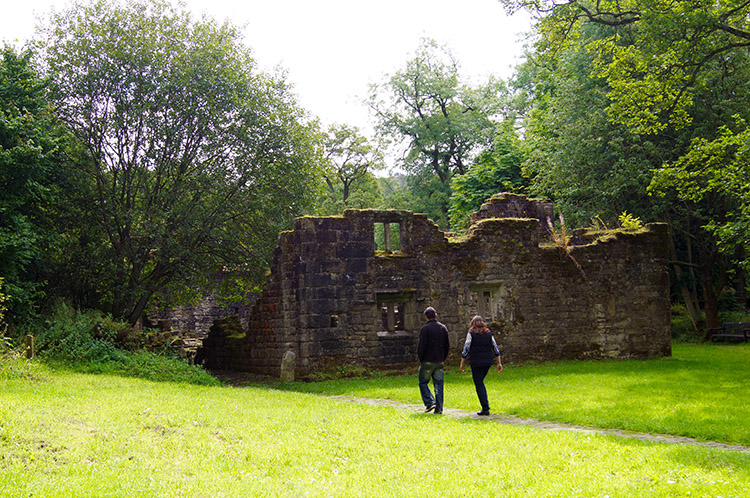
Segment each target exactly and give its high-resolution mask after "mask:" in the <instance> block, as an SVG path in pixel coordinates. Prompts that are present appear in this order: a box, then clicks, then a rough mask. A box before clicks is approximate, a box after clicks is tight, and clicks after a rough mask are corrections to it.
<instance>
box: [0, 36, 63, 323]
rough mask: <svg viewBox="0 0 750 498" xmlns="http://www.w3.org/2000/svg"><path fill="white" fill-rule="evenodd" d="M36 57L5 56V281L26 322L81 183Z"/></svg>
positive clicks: (1, 56)
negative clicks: (68, 202) (66, 205)
mask: <svg viewBox="0 0 750 498" xmlns="http://www.w3.org/2000/svg"><path fill="white" fill-rule="evenodd" d="M32 56H33V54H32V52H31V51H30V50H28V49H24V50H21V51H17V50H15V49H13V48H10V47H5V48H3V49H2V51H0V280H4V283H3V286H4V288H3V291H4V293H5V294H7V296H8V303H7V306H8V311H9V319H10V320H19V319H23V318H27V317H28V316H29V315H30V314H32V313H33V312H34V311H35V310H36V308H37V307H38V305H39V303H40V299H41V298H43V297H44V294H45V283H46V280H47V278H48V274H49V263H50V261H49V259H50V258H49V256H50V254H51V253H52V252H54V248H55V247H57V246H58V244H59V242H60V237H59V230H58V228H59V227H58V223H57V221H59V218H58V214H59V213H60V211H61V204H62V202H63V201H62V198H63V194H64V192H65V191H66V190H69V189H70V188H71V187H72V186H73V180H74V178H73V175H72V174H71V161H70V155H69V154H70V151H71V150H72V149H71V146H72V140H71V138H72V137H71V136H70V135H69V134H68V133H67V132H66V130H65V129H64V127H62V126H61V125H60V123H59V122H58V121H57V119H56V117H55V115H54V113H53V110H52V107H51V106H50V104H49V102H48V101H47V88H46V82H45V81H44V80H43V79H41V78H40V77H39V75H38V74H37V71H36V70H35V69H34V67H33V64H32Z"/></svg>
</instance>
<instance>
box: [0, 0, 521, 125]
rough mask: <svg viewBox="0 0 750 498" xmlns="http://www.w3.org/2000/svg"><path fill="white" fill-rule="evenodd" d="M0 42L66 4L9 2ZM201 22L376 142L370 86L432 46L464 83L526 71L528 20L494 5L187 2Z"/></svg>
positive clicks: (464, 0)
mask: <svg viewBox="0 0 750 498" xmlns="http://www.w3.org/2000/svg"><path fill="white" fill-rule="evenodd" d="M8 3H9V4H6V5H4V6H3V8H2V12H1V13H0V40H3V41H8V42H12V43H16V44H18V43H20V44H22V43H23V41H24V40H27V39H29V38H31V37H32V36H33V35H34V30H35V25H36V22H37V18H38V17H39V16H43V17H45V18H46V17H47V15H48V14H49V12H50V11H51V9H52V8H53V7H54V8H56V9H57V10H61V9H63V8H65V7H66V6H67V5H68V1H67V0H20V1H19V0H10V2H8ZM184 4H185V7H186V8H187V10H189V11H191V12H192V13H193V14H194V15H195V16H198V15H200V14H204V13H205V14H207V15H209V16H211V17H213V18H215V19H217V20H219V21H223V20H224V19H229V20H231V21H232V22H233V23H234V24H236V25H238V26H244V27H245V29H244V33H245V41H246V43H247V44H248V45H249V46H250V47H251V48H252V49H253V51H254V53H255V57H256V60H257V61H258V63H259V64H260V66H261V67H262V68H264V69H271V68H273V67H275V66H281V67H282V68H284V69H285V70H286V72H287V80H288V81H289V82H291V83H292V84H293V86H294V89H295V92H296V93H297V95H298V96H299V102H300V104H301V105H302V106H303V107H304V108H306V109H307V110H308V111H309V112H310V113H311V114H313V115H316V116H318V117H320V118H321V121H322V122H323V124H324V125H329V124H332V123H347V124H350V125H355V126H359V127H360V128H361V129H362V130H363V132H365V133H366V134H368V135H369V134H370V130H371V128H372V125H371V119H370V116H369V114H368V111H367V108H366V107H365V106H364V105H363V104H361V101H362V100H363V99H364V98H366V97H367V95H368V89H369V84H370V83H376V82H381V81H382V80H383V78H384V75H385V74H386V73H392V72H394V71H396V70H397V69H399V68H400V67H402V66H403V65H404V64H405V62H406V61H407V59H408V58H410V57H411V55H412V54H413V53H414V51H415V50H416V48H417V46H418V44H419V40H420V38H421V37H424V36H427V37H430V38H434V39H436V40H437V41H438V42H439V43H442V44H445V45H447V46H448V47H449V48H450V49H451V51H452V52H453V53H454V55H455V56H456V58H457V59H458V61H459V62H460V64H461V74H462V75H463V76H464V77H466V78H467V79H469V80H470V81H474V82H480V81H482V80H484V79H486V77H487V76H489V75H495V76H498V77H501V78H507V77H509V76H510V75H511V74H512V66H514V65H515V64H516V63H518V62H519V57H520V56H521V54H522V50H523V44H524V41H523V34H524V33H525V32H526V31H528V29H529V26H530V21H529V17H528V16H527V15H526V14H524V13H521V14H516V15H514V16H512V17H508V16H507V15H506V14H505V12H504V10H503V8H502V7H501V5H500V3H499V2H498V1H497V0H367V1H363V0H244V1H243V0H185V1H184Z"/></svg>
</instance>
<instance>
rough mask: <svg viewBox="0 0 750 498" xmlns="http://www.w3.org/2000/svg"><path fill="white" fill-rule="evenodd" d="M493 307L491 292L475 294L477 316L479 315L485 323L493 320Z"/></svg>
mask: <svg viewBox="0 0 750 498" xmlns="http://www.w3.org/2000/svg"><path fill="white" fill-rule="evenodd" d="M493 310H494V306H493V305H492V291H478V292H477V314H478V315H480V316H481V317H482V318H484V320H485V321H486V322H491V321H492V320H493V319H494V316H493V315H494V313H493Z"/></svg>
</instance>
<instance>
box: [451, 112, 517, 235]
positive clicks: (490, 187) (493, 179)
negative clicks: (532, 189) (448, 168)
mask: <svg viewBox="0 0 750 498" xmlns="http://www.w3.org/2000/svg"><path fill="white" fill-rule="evenodd" d="M523 159H524V154H523V150H522V146H521V140H520V139H519V137H518V134H517V132H516V130H515V129H514V127H513V123H512V122H511V121H505V122H503V123H501V125H500V126H499V127H498V132H497V135H496V136H495V139H494V142H493V144H492V147H491V148H489V149H487V150H486V151H484V152H482V153H481V154H480V155H479V156H478V157H477V158H476V159H475V160H474V164H473V165H472V167H471V169H470V170H469V171H468V172H467V173H466V174H465V175H461V176H456V177H454V178H453V182H451V197H450V209H449V210H448V215H449V216H450V224H451V229H453V230H465V229H467V228H468V227H469V223H470V221H471V214H472V213H473V212H474V211H477V210H479V208H480V207H481V206H482V203H483V202H484V201H486V200H487V199H489V198H490V197H492V196H493V195H495V194H497V193H499V192H515V193H519V194H521V193H526V192H527V187H528V183H529V181H528V179H527V178H525V177H524V176H523V172H522V171H521V165H522V163H523Z"/></svg>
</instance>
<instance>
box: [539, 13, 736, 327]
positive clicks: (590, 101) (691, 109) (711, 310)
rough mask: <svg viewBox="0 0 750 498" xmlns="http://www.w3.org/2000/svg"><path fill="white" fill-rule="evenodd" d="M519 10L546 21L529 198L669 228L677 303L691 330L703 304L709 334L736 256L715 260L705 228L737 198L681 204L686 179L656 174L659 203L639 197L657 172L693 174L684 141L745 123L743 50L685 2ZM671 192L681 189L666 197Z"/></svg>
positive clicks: (693, 198) (717, 195)
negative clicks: (539, 196) (541, 194)
mask: <svg viewBox="0 0 750 498" xmlns="http://www.w3.org/2000/svg"><path fill="white" fill-rule="evenodd" d="M526 5H532V6H533V7H534V8H536V9H538V11H537V12H538V13H540V14H541V15H542V17H541V18H540V22H539V24H538V25H537V30H538V31H537V32H538V34H539V43H538V45H537V51H536V53H535V58H534V59H533V62H534V66H533V67H534V69H533V71H532V72H534V73H535V74H534V77H533V78H532V81H533V85H532V86H531V90H532V91H533V92H534V93H535V94H536V95H535V102H534V105H533V107H532V110H531V112H530V113H529V116H528V119H527V126H528V131H529V133H528V138H529V141H528V145H530V146H531V147H530V150H531V151H532V152H531V157H532V159H531V161H530V162H529V163H528V168H529V169H530V171H531V172H533V173H535V174H536V175H537V176H536V179H535V188H537V189H541V190H542V191H545V192H548V193H549V192H552V193H553V196H555V197H556V198H557V199H558V200H559V201H561V204H562V205H563V207H564V208H567V209H568V210H569V211H573V212H574V213H576V212H577V213H583V214H584V216H592V215H593V214H596V211H597V210H599V211H600V212H601V213H604V214H606V215H608V216H609V217H610V219H611V216H612V215H614V214H616V211H615V212H612V209H613V208H614V209H615V210H617V211H618V210H620V209H627V210H628V211H630V212H635V213H637V214H639V215H641V216H645V218H646V219H651V218H652V217H654V218H657V219H663V220H667V221H669V222H670V224H671V225H672V230H671V233H672V260H673V262H674V265H673V267H674V270H675V274H676V276H677V279H676V282H677V284H678V286H679V288H680V290H681V294H682V296H683V298H684V299H685V301H686V304H688V305H689V307H691V308H693V311H694V313H693V317H694V319H695V320H696V322H697V313H695V310H696V309H697V306H698V304H699V303H703V304H704V306H705V307H704V310H705V313H706V322H707V325H708V326H709V327H712V326H716V325H717V324H718V314H717V312H718V296H719V295H720V294H721V292H722V290H723V289H724V288H725V286H726V284H727V281H728V277H729V276H730V275H731V271H730V270H732V257H734V255H735V254H736V251H735V247H730V250H729V251H728V252H725V253H723V254H722V253H721V252H720V251H719V246H718V245H717V238H716V234H715V233H714V231H713V230H712V228H711V227H712V226H714V224H715V222H716V221H717V220H724V219H725V218H726V217H727V215H731V214H732V213H737V212H738V211H737V210H736V208H734V207H733V204H734V203H735V202H736V198H733V196H731V195H727V193H726V192H724V193H722V192H719V191H714V192H712V195H703V196H697V195H687V193H688V190H686V189H685V187H686V185H685V183H684V180H686V179H687V178H688V176H686V175H683V176H682V177H681V178H680V179H678V180H675V178H676V177H675V176H674V175H673V176H672V180H668V179H667V178H666V176H664V175H661V174H660V175H657V178H661V181H660V183H658V184H654V186H653V187H652V189H653V190H659V191H660V192H661V193H663V194H664V195H665V196H666V197H665V198H664V199H655V198H653V197H649V196H647V195H646V194H647V187H648V185H649V184H650V183H651V181H652V178H653V172H654V171H658V170H660V169H661V168H662V165H663V164H664V163H668V164H675V165H677V166H676V168H672V169H671V172H672V173H674V172H676V171H677V170H678V169H683V170H684V168H686V167H689V166H691V165H692V166H693V167H694V166H696V163H695V161H685V160H679V158H680V157H681V156H683V155H685V154H688V156H686V157H693V156H694V155H693V156H691V155H690V154H689V151H690V147H691V145H690V144H691V142H692V141H693V140H698V141H697V142H695V143H705V142H704V141H705V140H709V141H710V140H713V137H715V136H716V132H717V130H718V129H720V128H721V127H722V126H725V125H726V124H727V123H728V122H729V120H730V117H731V116H732V114H734V113H740V114H742V115H743V116H744V115H745V114H746V113H747V108H748V106H747V104H748V98H750V92H749V91H748V90H749V88H748V86H747V83H746V82H747V80H748V69H750V65H748V63H747V62H748V61H747V54H746V52H745V51H744V50H743V49H742V46H743V44H742V43H739V44H734V43H728V44H727V43H725V42H726V39H724V38H723V37H721V36H715V35H717V33H718V32H720V31H722V30H723V28H717V26H716V25H715V24H712V23H713V21H711V20H710V19H711V17H712V16H711V15H708V14H707V13H706V11H705V9H707V8H709V7H710V6H708V5H696V6H695V8H696V12H698V13H699V14H700V15H697V16H694V15H693V13H687V11H688V10H689V9H688V8H687V7H688V6H687V4H686V3H684V2H678V3H669V4H663V5H662V4H659V5H658V6H655V5H652V4H649V5H646V4H642V3H638V2H635V3H629V4H627V5H626V4H620V3H614V2H612V3H603V2H599V3H596V4H587V3H578V2H576V3H572V2H571V3H564V4H546V5H542V4H538V3H537V4H530V3H529V4H526ZM692 5H693V4H691V6H692ZM724 7H725V6H723V5H718V4H716V8H719V9H721V8H724ZM735 7H736V8H740V9H743V8H745V7H744V6H742V5H736V6H735ZM690 8H692V7H690ZM709 10H710V9H709ZM701 16H703V18H702V19H699V18H700V17H701ZM731 17H732V16H729V17H726V19H725V20H728V19H730V18H731ZM655 20H658V21H655ZM728 22H729V21H728ZM732 22H734V21H732ZM699 25H701V26H702V28H700V29H699V28H698V26H699ZM714 28H717V29H718V31H716V29H714ZM683 38H684V39H683ZM686 40H691V43H692V45H691V43H686ZM709 45H710V46H711V47H713V48H711V49H708V48H707V47H708V46H709ZM693 46H694V48H695V50H693V49H692V48H691V47H693ZM730 53H731V56H729V55H728V54H730ZM696 54H702V55H699V57H698V59H696V58H695V57H696ZM698 60H699V61H700V62H699V63H696V61H698ZM704 158H705V156H704ZM719 169H720V168H719ZM693 178H697V177H693ZM677 184H679V185H680V187H681V188H682V191H680V190H679V189H677V190H675V189H671V190H670V189H669V187H670V186H672V187H673V186H675V185H677ZM570 218H572V216H571V217H570ZM696 281H697V282H699V286H700V293H699V292H697V291H696V289H695V287H694V285H695V283H696ZM699 294H700V295H699Z"/></svg>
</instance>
